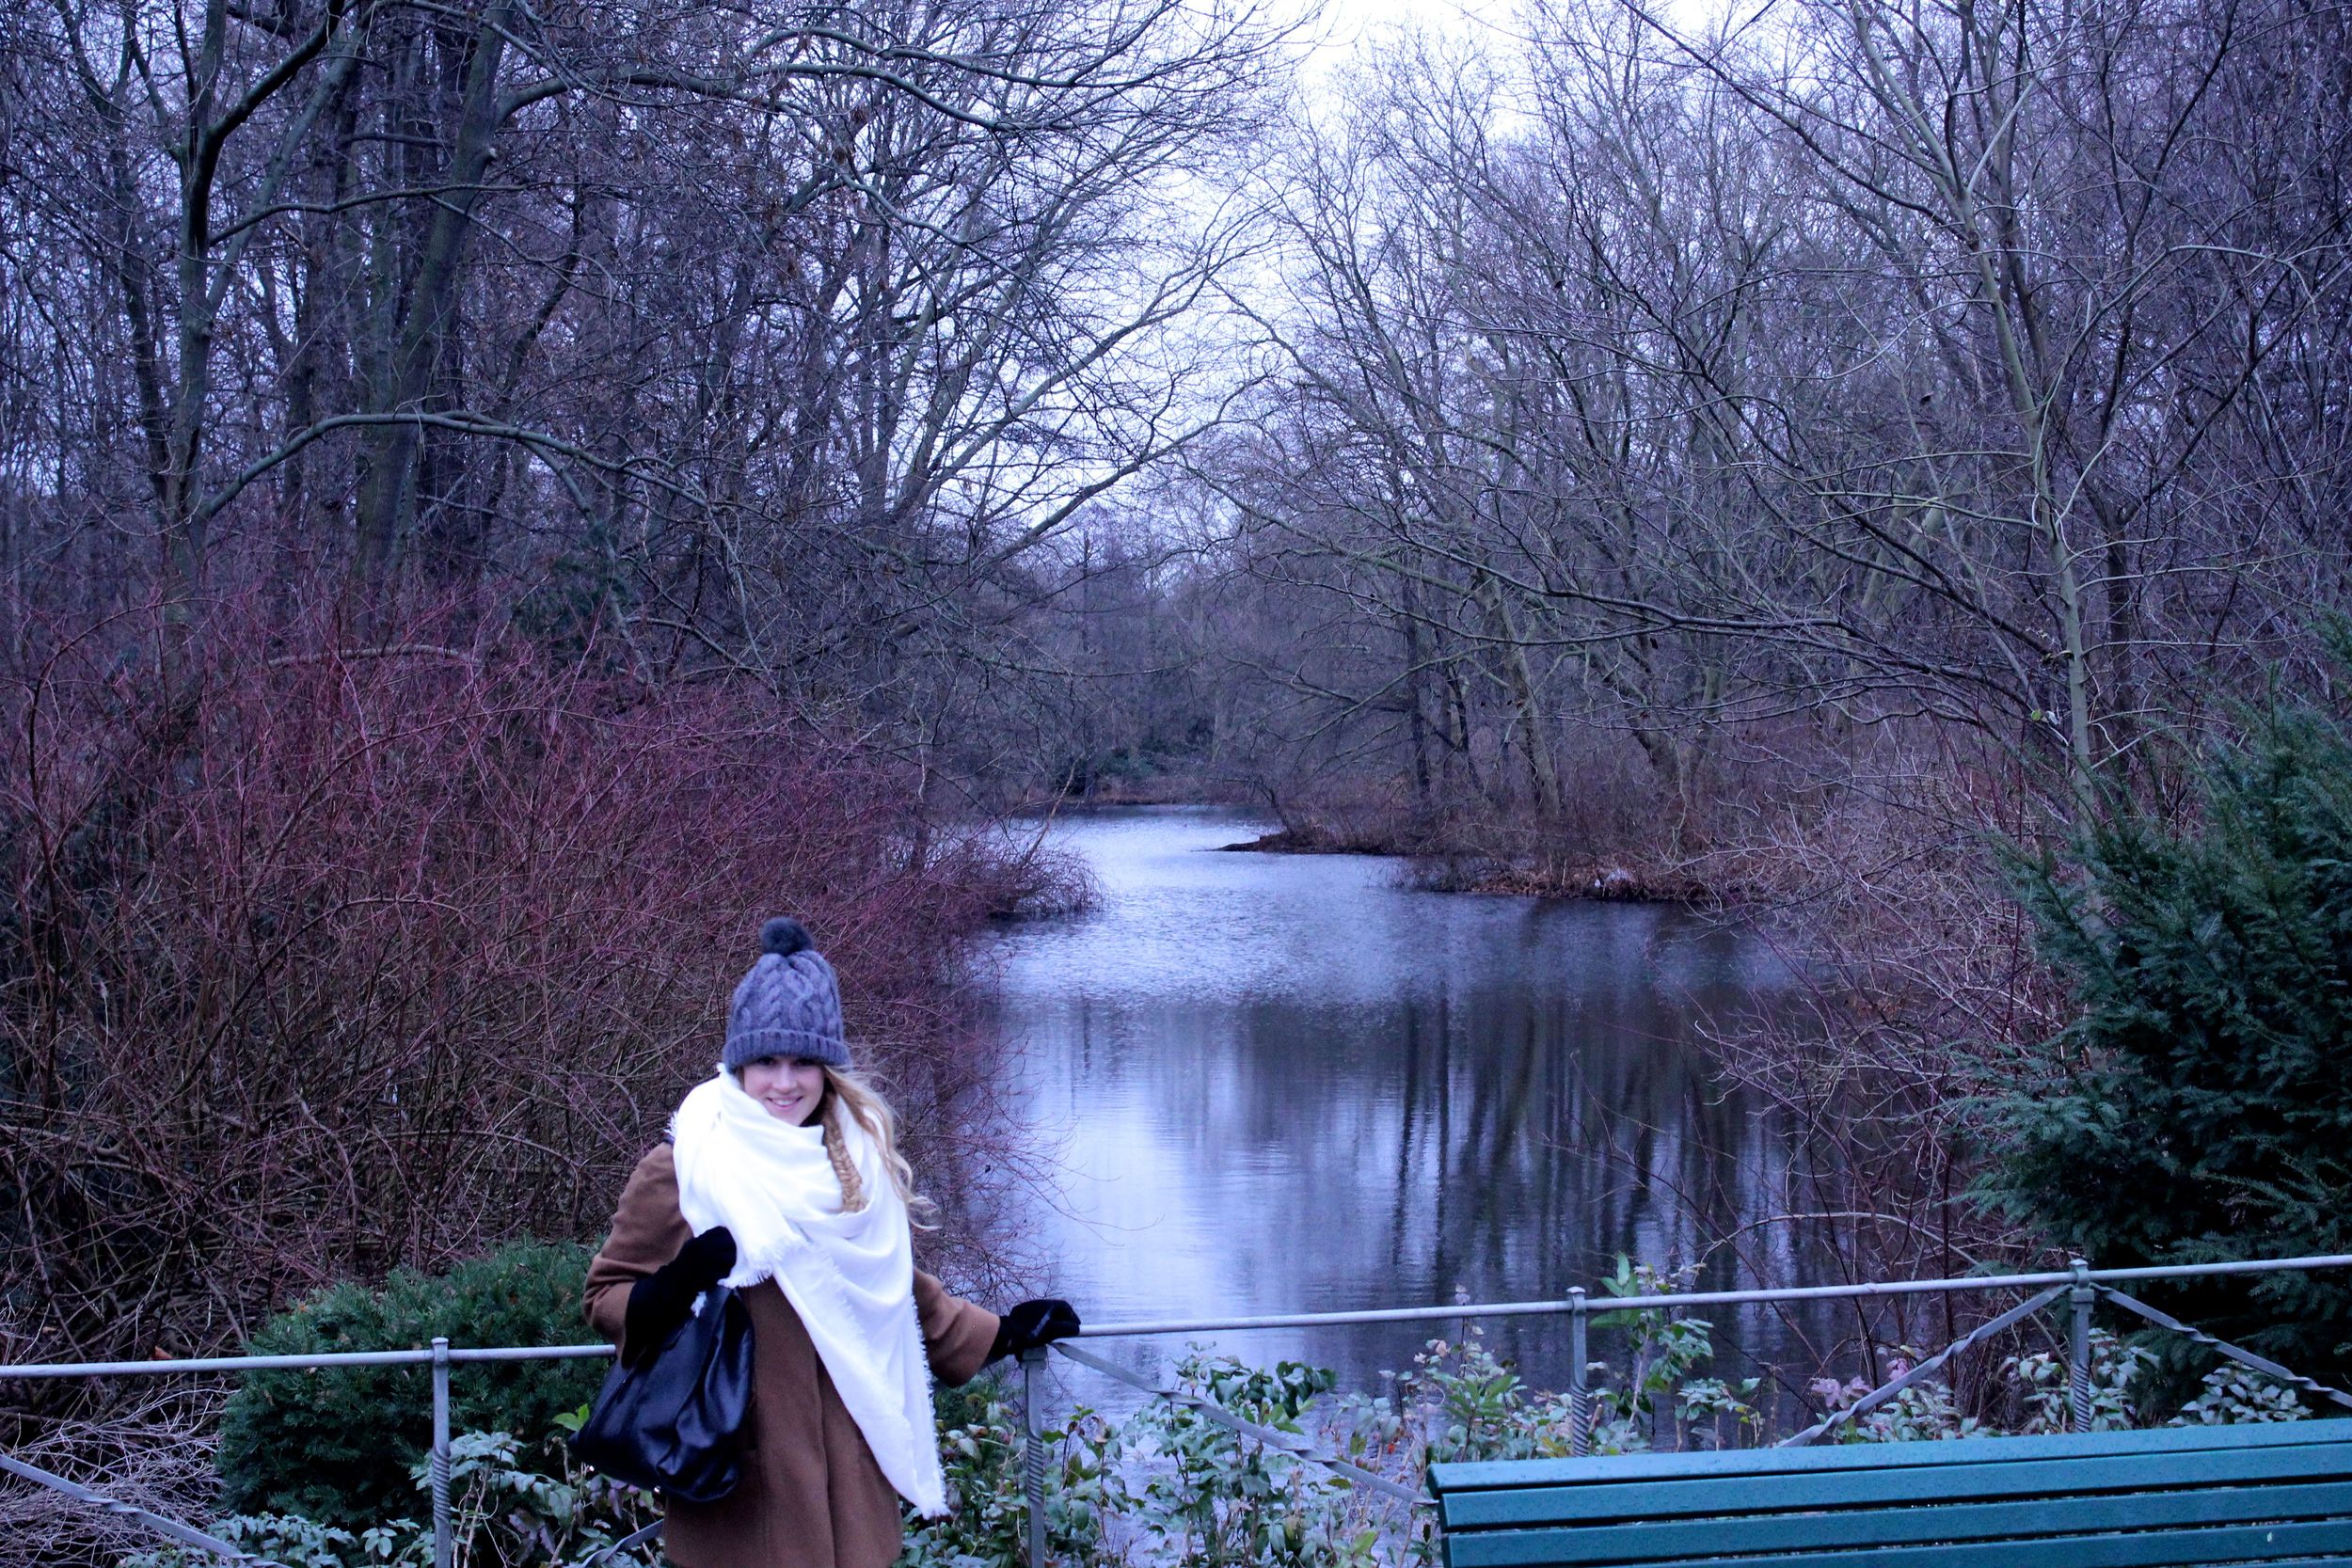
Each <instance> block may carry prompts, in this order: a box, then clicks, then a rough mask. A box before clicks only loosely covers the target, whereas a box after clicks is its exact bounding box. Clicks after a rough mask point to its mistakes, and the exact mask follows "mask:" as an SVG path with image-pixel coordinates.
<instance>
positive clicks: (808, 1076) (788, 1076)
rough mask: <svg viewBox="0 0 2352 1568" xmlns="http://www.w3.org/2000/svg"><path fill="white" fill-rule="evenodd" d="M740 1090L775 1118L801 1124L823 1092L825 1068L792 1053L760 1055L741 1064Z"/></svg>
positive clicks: (815, 1106)
mask: <svg viewBox="0 0 2352 1568" xmlns="http://www.w3.org/2000/svg"><path fill="white" fill-rule="evenodd" d="M739 1082H740V1083H741V1084H742V1085H743V1092H744V1093H745V1094H748V1095H750V1096H751V1097H752V1098H753V1099H754V1100H756V1101H759V1102H760V1104H761V1105H762V1106H764V1107H766V1109H767V1112H768V1114H769V1115H770V1116H771V1117H775V1118H776V1119H777V1120H778V1121H788V1122H790V1123H791V1124H792V1125H793V1126H795V1127H803V1126H806V1125H807V1123H808V1118H809V1117H810V1116H811V1115H812V1114H813V1113H814V1112H815V1111H816V1109H817V1101H818V1100H819V1099H821V1098H822V1097H823V1095H824V1092H825V1069H823V1068H822V1067H821V1066H819V1065H818V1063H815V1062H804V1061H802V1060H800V1059H799V1058H797V1057H792V1056H763V1057H761V1058H760V1059H759V1060H758V1061H755V1062H746V1063H744V1064H743V1070H742V1072H741V1074H740V1077H739Z"/></svg>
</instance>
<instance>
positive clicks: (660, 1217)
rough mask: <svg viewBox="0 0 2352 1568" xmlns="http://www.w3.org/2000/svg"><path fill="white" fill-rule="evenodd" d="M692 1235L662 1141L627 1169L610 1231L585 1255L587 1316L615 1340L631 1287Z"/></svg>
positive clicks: (623, 1320)
mask: <svg viewBox="0 0 2352 1568" xmlns="http://www.w3.org/2000/svg"><path fill="white" fill-rule="evenodd" d="M692 1237H693V1230H692V1228H691V1227H690V1226H688V1225H687V1223H686V1216H685V1215H684V1214H681V1213H679V1212H678V1206H677V1168H676V1166H675V1165H674V1164H671V1161H670V1146H669V1145H668V1144H662V1145H661V1146H660V1147H659V1148H655V1149H653V1150H652V1151H651V1152H649V1153H647V1154H646V1156H645V1157H644V1159H642V1160H640V1161H638V1162H637V1168H636V1169H635V1170H633V1171H631V1172H630V1173H629V1177H628V1186H626V1187H624V1188H622V1189H621V1204H620V1208H619V1209H618V1210H617V1211H615V1212H614V1213H613V1215H612V1235H610V1236H608V1237H607V1238H605V1243H604V1249H603V1250H602V1251H600V1252H598V1253H597V1254H596V1257H595V1258H594V1259H590V1260H589V1264H588V1289H587V1291H586V1296H587V1300H586V1302H585V1303H584V1306H585V1307H586V1310H587V1314H588V1322H589V1323H591V1324H593V1325H595V1327H596V1331H597V1332H598V1333H600V1334H604V1335H607V1336H609V1337H610V1338H612V1342H613V1343H614V1344H619V1343H620V1342H621V1334H622V1330H623V1326H624V1323H626V1320H627V1319H628V1292H629V1289H630V1288H631V1287H632V1286H634V1285H635V1284H636V1283H637V1282H638V1281H639V1280H641V1279H643V1278H644V1277H645V1276H646V1275H649V1274H651V1273H653V1272H654V1270H656V1269H658V1268H660V1267H661V1265H662V1264H664V1263H666V1262H668V1261H669V1260H670V1259H673V1258H675V1257H676V1256H677V1253H678V1248H680V1247H682V1246H684V1245H685V1244H686V1243H687V1242H688V1241H690V1240H691V1239H692Z"/></svg>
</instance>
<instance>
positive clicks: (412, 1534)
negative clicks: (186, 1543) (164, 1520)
mask: <svg viewBox="0 0 2352 1568" xmlns="http://www.w3.org/2000/svg"><path fill="white" fill-rule="evenodd" d="M586 1414H587V1412H586V1410H585V1408H582V1409H581V1410H579V1411H576V1412H569V1413H566V1415H565V1416H564V1418H560V1419H559V1421H558V1423H557V1426H556V1429H555V1430H554V1431H552V1432H550V1433H548V1437H547V1438H546V1439H545V1440H544V1441H542V1442H539V1443H535V1444H525V1443H523V1442H521V1441H520V1440H518V1439H516V1437H514V1436H512V1435H511V1434H509V1433H503V1432H468V1433H460V1434H459V1435H457V1436H455V1437H453V1438H452V1439H451V1440H450V1467H449V1488H450V1515H451V1521H450V1522H451V1540H452V1543H453V1545H454V1547H455V1558H456V1563H457V1568H546V1565H549V1564H560V1563H576V1562H580V1561H581V1560H585V1559H587V1558H591V1557H594V1556H595V1555H596V1554H597V1553H598V1552H603V1551H606V1550H608V1549H609V1548H611V1547H612V1546H614V1545H615V1544H618V1543H619V1542H621V1541H622V1540H624V1539H626V1538H627V1537H628V1536H629V1535H630V1534H632V1533H634V1532H635V1531H636V1530H637V1529H639V1528H641V1527H643V1526H644V1525H647V1524H650V1523H652V1522H653V1521H654V1520H655V1519H656V1518H658V1517H660V1512H661V1510H660V1500H659V1499H658V1498H657V1497H655V1496H654V1495H653V1494H652V1493H650V1492H644V1491H641V1490H639V1489H638V1488H636V1487H634V1486H629V1485H628V1484H626V1483H624V1482H620V1481H613V1480H612V1478H611V1477H609V1476H601V1475H596V1474H593V1473H591V1472H589V1471H587V1470H586V1469H584V1468H582V1467H580V1466H578V1465H574V1464H573V1463H572V1461H571V1455H570V1452H569V1450H568V1449H565V1448H564V1444H563V1441H562V1438H563V1436H564V1433H567V1432H570V1431H577V1430H578V1428H579V1424H580V1420H582V1419H584V1418H585V1417H586ZM406 1482H407V1490H408V1494H409V1496H408V1497H407V1498H406V1499H405V1501H406V1503H407V1511H406V1512H405V1513H402V1514H401V1515H400V1516H399V1517H396V1518H389V1519H385V1520H382V1521H380V1522H377V1523H373V1524H366V1525H358V1526H353V1527H348V1528H347V1527H344V1526H342V1525H327V1524H321V1523H319V1522H318V1521H317V1520H315V1519H310V1518H306V1517H304V1516H302V1515H301V1514H298V1513H246V1514H235V1515H231V1516H230V1517H228V1518H225V1519H216V1520H215V1521H214V1522H213V1523H212V1525H211V1526H210V1527H209V1528H210V1529H211V1531H212V1533H213V1534H215V1535H217V1536H219V1537H220V1538H221V1539H222V1540H224V1541H227V1542H230V1543H231V1544H235V1545H239V1546H242V1547H244V1548H245V1549H246V1550H247V1551H249V1552H251V1553H253V1554H254V1555H255V1556H257V1557H260V1558H262V1559H264V1560H267V1561H271V1562H275V1563H278V1564H280V1565H281V1568H431V1564H432V1561H433V1527H432V1525H431V1523H430V1518H429V1516H430V1514H431V1512H432V1509H431V1504H430V1501H429V1494H430V1491H431V1485H432V1483H431V1480H430V1476H429V1471H428V1468H427V1464H426V1462H425V1461H423V1460H420V1461H418V1462H417V1463H416V1464H415V1465H411V1466H410V1467H409V1471H408V1475H407V1477H406ZM420 1515H422V1516H425V1517H424V1519H423V1520H422V1521H421V1519H420V1517H419V1516H420ZM212 1561H213V1559H212V1557H211V1556H210V1555H209V1554H204V1553H194V1552H189V1551H186V1550H184V1549H183V1548H180V1547H167V1548H165V1549H164V1550H162V1551H154V1552H142V1553H139V1554H137V1555H136V1556H134V1557H129V1558H125V1559H123V1560H122V1564H121V1568H205V1565H207V1564H210V1563H211V1562H212ZM605 1561H606V1562H607V1563H608V1564H610V1565H611V1568H655V1565H656V1564H657V1563H659V1562H660V1550H659V1548H658V1547H657V1546H654V1545H646V1546H644V1547H642V1548H635V1549H632V1550H631V1551H629V1552H623V1553H618V1554H615V1555H612V1556H610V1557H607V1558H606V1559H605Z"/></svg>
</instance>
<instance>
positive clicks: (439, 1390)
mask: <svg viewBox="0 0 2352 1568" xmlns="http://www.w3.org/2000/svg"><path fill="white" fill-rule="evenodd" d="M425 1475H426V1477H427V1478H428V1479H429V1480H430V1481H431V1482H432V1486H433V1568H453V1564H454V1563H455V1562H456V1560H457V1544H456V1543H455V1542H454V1541H453V1540H452V1539H451V1530H450V1520H449V1338H448V1337H447V1336H446V1335H438V1334H437V1335H435V1336H434V1337H433V1457H432V1459H431V1460H430V1461H429V1462H428V1464H427V1466H426V1470H425Z"/></svg>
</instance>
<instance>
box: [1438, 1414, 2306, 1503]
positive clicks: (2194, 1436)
mask: <svg viewBox="0 0 2352 1568" xmlns="http://www.w3.org/2000/svg"><path fill="white" fill-rule="evenodd" d="M2330 1442H2334V1443H2342V1442H2352V1419H2336V1418H2330V1419H2327V1420H2311V1421H2279V1422H2265V1423H2256V1424H2249V1425H2247V1426H2216V1427H2160V1428H2157V1429H2155V1430H2153V1431H2141V1432H2090V1433H2054V1434H2051V1435H2049V1436H2043V1437H1963V1438H1958V1439H1955V1440H1953V1441H1950V1442H1943V1443H1934V1442H1929V1443H1854V1444H1846V1445H1839V1446H1836V1447H1826V1448H1804V1449H1715V1450H1712V1451H1708V1452H1701V1453H1651V1454H1622V1455H1612V1456H1608V1457H1603V1458H1596V1459H1507V1460H1480V1461H1472V1462H1468V1463H1460V1464H1453V1465H1431V1466H1430V1467H1429V1481H1430V1484H1431V1485H1432V1486H1434V1487H1436V1488H1437V1489H1438V1493H1439V1494H1440V1495H1443V1494H1444V1493H1447V1492H1452V1491H1457V1490H1460V1491H1483V1490H1489V1489H1503V1488H1514V1487H1531V1486H1574V1485H1578V1484H1581V1483H1585V1482H1592V1481H1601V1482H1613V1481H1647V1480H1651V1479H1654V1478H1662V1477H1668V1476H1674V1477H1680V1476H1701V1475H1725V1476H1729V1475H1781V1474H1786V1473H1787V1472H1788V1471H1791V1470H1804V1471H1817V1470H1867V1469H1881V1468H1899V1467H1902V1466H1906V1465H1936V1466H1946V1465H1984V1464H1994V1463H2002V1462H2006V1461H2009V1460H2014V1459H2045V1458H2046V1459H2068V1458H2087V1457H2093V1456H2096V1455H2100V1454H2110V1453H2117V1454H2155V1453H2165V1452H2171V1451H2176V1450H2181V1449H2259V1448H2275V1447H2280V1446H2284V1447H2294V1446H2296V1445H2298V1444H2304V1443H2330Z"/></svg>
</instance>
